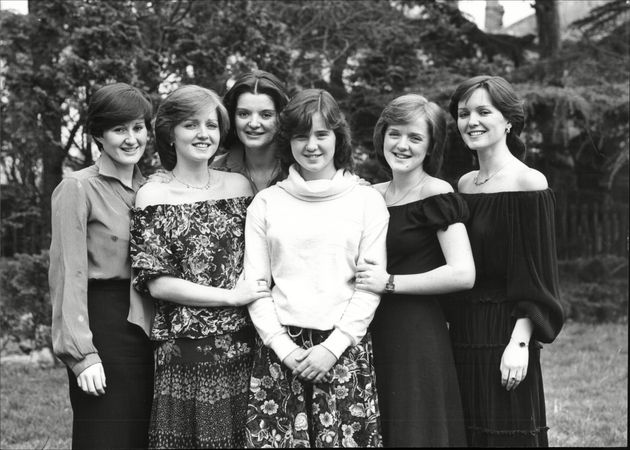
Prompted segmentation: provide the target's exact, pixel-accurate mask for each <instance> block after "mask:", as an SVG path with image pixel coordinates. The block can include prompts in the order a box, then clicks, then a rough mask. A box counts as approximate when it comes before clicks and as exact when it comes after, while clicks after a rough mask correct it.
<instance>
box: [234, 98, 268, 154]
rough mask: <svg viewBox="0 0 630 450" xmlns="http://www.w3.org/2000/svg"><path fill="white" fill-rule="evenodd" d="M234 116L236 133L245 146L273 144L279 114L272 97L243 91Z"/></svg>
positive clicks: (258, 147)
mask: <svg viewBox="0 0 630 450" xmlns="http://www.w3.org/2000/svg"><path fill="white" fill-rule="evenodd" d="M234 116H235V117H234V126H235V127H236V135H237V136H238V138H239V140H240V141H241V142H242V143H243V145H244V146H245V148H249V149H260V148H264V147H267V146H269V144H271V142H272V141H273V138H274V137H275V135H276V131H277V130H278V117H277V116H278V115H277V112H276V108H275V105H274V103H273V100H272V99H271V97H269V96H268V95H267V94H252V93H250V92H244V93H242V94H241V95H240V96H239V98H238V101H237V102H236V111H235V114H234Z"/></svg>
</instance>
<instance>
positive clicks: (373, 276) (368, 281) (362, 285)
mask: <svg viewBox="0 0 630 450" xmlns="http://www.w3.org/2000/svg"><path fill="white" fill-rule="evenodd" d="M355 276H356V282H355V283H356V287H357V288H359V289H363V290H364V291H370V292H373V293H375V294H382V293H383V291H385V285H386V284H387V280H388V279H389V274H388V273H387V271H386V270H385V267H383V266H379V265H378V264H377V263H376V262H375V261H372V260H369V259H367V258H366V259H365V260H364V261H363V262H362V263H359V264H358V265H357V273H356V275H355Z"/></svg>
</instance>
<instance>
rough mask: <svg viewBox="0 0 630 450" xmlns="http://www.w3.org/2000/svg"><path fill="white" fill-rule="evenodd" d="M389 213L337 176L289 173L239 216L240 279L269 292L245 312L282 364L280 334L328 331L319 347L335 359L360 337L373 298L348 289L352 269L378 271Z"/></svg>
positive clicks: (372, 193)
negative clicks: (371, 266)
mask: <svg viewBox="0 0 630 450" xmlns="http://www.w3.org/2000/svg"><path fill="white" fill-rule="evenodd" d="M388 221H389V213H388V212H387V207H386V206H385V202H384V200H383V197H382V196H381V195H380V194H379V193H378V192H377V191H376V190H375V189H374V188H372V187H370V186H362V185H360V184H359V179H358V177H356V176H355V175H351V174H350V173H344V171H342V170H338V171H337V173H336V174H335V176H334V177H333V178H332V180H316V181H309V182H307V181H305V180H304V179H303V178H302V177H301V175H300V174H299V172H298V171H297V170H296V168H295V166H292V167H291V168H290V169H289V176H288V178H287V179H286V180H285V181H282V182H280V183H278V184H277V185H275V186H272V187H270V188H267V189H264V190H262V191H261V192H260V193H258V194H257V195H256V197H254V200H253V201H252V203H251V205H250V206H249V208H248V209H247V220H246V223H245V268H244V272H245V277H246V278H247V279H255V280H260V279H264V280H266V281H267V282H268V283H269V284H270V285H271V281H272V280H273V283H274V286H273V288H272V290H271V297H268V298H263V299H260V300H257V301H255V302H253V303H251V304H250V305H249V312H250V315H251V318H252V321H253V322H254V325H255V326H256V329H257V330H258V333H259V335H260V336H261V338H262V340H263V342H264V344H265V345H267V346H269V347H271V348H272V349H273V350H274V351H275V353H276V354H277V355H278V358H279V359H280V360H281V361H282V360H283V359H284V358H285V357H286V356H287V355H288V354H289V353H291V352H292V351H293V350H295V349H297V348H298V345H297V344H296V343H295V342H293V340H292V339H291V337H290V336H289V335H288V333H287V330H286V327H285V326H288V325H293V326H296V327H301V328H312V329H316V330H333V329H334V330H333V332H332V333H331V334H330V336H329V337H328V338H327V339H326V340H325V341H324V342H323V343H322V345H324V346H325V347H326V348H327V349H328V350H330V351H331V352H332V353H333V354H334V355H335V356H337V358H338V357H339V356H341V354H342V353H343V352H344V351H345V350H346V348H348V347H349V346H352V345H356V344H358V343H359V341H360V340H361V339H362V338H363V336H365V333H366V332H367V327H368V325H369V324H370V322H371V321H372V318H373V317H374V312H375V310H376V307H377V306H378V303H379V300H380V297H379V296H378V295H375V294H373V293H371V292H367V291H362V290H358V289H356V288H355V273H356V268H357V264H358V263H359V262H360V261H362V260H363V259H364V258H369V259H372V260H374V261H378V262H379V263H381V264H383V265H385V263H386V261H385V259H386V251H385V237H386V234H387V225H388Z"/></svg>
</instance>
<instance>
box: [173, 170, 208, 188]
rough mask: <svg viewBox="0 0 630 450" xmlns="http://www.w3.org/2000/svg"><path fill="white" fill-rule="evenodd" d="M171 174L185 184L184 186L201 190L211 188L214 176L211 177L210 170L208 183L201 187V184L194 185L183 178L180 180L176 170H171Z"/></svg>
mask: <svg viewBox="0 0 630 450" xmlns="http://www.w3.org/2000/svg"><path fill="white" fill-rule="evenodd" d="M171 174H172V175H173V178H174V179H175V180H177V181H178V182H179V183H181V184H183V185H184V186H186V187H187V188H188V189H197V190H200V191H205V190H207V189H209V188H210V182H211V181H212V178H210V171H208V182H207V183H206V184H204V185H203V186H201V187H199V186H193V185H192V184H188V183H186V182H184V181H182V180H180V179H179V178H177V176H176V175H175V171H174V170H171Z"/></svg>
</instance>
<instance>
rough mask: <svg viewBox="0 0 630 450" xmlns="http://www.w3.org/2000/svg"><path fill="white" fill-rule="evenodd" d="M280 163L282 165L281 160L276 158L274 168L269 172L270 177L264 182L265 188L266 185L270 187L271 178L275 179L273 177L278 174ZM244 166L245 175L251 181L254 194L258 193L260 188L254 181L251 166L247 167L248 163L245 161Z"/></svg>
mask: <svg viewBox="0 0 630 450" xmlns="http://www.w3.org/2000/svg"><path fill="white" fill-rule="evenodd" d="M279 165H280V161H279V160H278V159H276V162H275V164H274V166H273V169H272V170H271V172H270V173H269V177H268V178H267V179H266V180H265V183H264V184H263V189H264V188H266V187H269V184H270V183H271V180H273V177H274V176H275V175H276V173H277V171H278V166H279ZM243 168H244V169H245V176H246V177H247V179H248V180H249V183H250V184H251V185H252V189H253V190H254V194H257V193H258V191H259V189H258V186H256V183H255V182H254V177H252V174H251V172H250V171H249V167H247V163H245V162H244V163H243Z"/></svg>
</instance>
